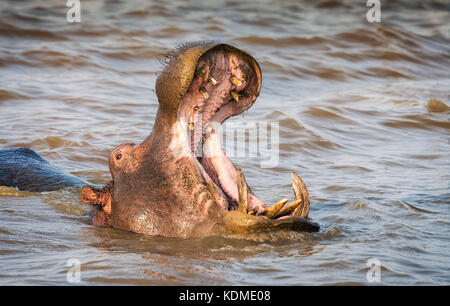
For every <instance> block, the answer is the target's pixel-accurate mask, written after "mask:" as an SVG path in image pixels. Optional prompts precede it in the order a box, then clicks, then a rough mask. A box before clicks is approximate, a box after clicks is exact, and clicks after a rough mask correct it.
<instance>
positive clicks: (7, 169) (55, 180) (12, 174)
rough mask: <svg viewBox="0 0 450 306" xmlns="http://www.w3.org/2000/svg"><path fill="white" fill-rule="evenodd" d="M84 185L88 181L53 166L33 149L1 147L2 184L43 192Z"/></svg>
mask: <svg viewBox="0 0 450 306" xmlns="http://www.w3.org/2000/svg"><path fill="white" fill-rule="evenodd" d="M83 185H86V182H84V181H83V180H81V179H79V178H77V177H75V176H73V175H70V174H66V173H64V172H62V171H61V170H59V169H57V168H55V167H53V166H52V165H50V164H49V163H48V161H46V160H45V159H43V158H42V157H41V156H39V154H37V153H36V152H34V151H33V150H31V149H28V148H9V149H0V186H7V187H17V188H18V189H19V190H28V191H33V192H43V191H54V190H58V189H61V188H65V187H70V186H83Z"/></svg>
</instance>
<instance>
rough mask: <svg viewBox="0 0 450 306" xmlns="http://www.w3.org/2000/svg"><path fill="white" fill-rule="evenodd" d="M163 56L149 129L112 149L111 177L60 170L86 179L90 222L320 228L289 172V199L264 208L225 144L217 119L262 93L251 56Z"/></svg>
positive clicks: (210, 230)
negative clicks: (99, 180) (98, 180)
mask: <svg viewBox="0 0 450 306" xmlns="http://www.w3.org/2000/svg"><path fill="white" fill-rule="evenodd" d="M165 64H166V65H165V67H164V69H163V71H162V72H161V74H160V75H159V76H158V78H157V80H156V84H155V89H156V95H157V98H158V102H159V107H158V111H157V114H156V118H155V123H154V125H153V129H152V131H151V133H150V135H149V136H148V137H146V138H145V139H144V140H143V141H142V142H141V143H140V144H134V143H124V144H121V145H119V146H117V147H116V148H115V149H114V150H113V151H112V152H111V154H110V156H109V169H110V173H111V177H112V180H111V181H110V182H109V183H107V184H106V185H105V186H103V187H101V186H92V185H90V184H87V183H86V182H84V181H82V180H80V179H77V178H73V181H72V177H71V176H67V180H64V179H61V177H60V181H61V182H66V183H67V184H66V186H67V185H70V184H73V185H74V186H81V185H82V186H84V187H83V188H82V190H81V194H80V198H81V200H82V201H83V202H84V203H87V204H90V205H93V210H92V212H91V216H92V222H93V224H94V225H98V226H111V227H114V228H117V229H122V230H126V231H131V232H135V233H140V234H146V235H154V236H164V237H182V238H188V237H201V236H206V235H216V234H219V235H223V234H245V233H255V232H267V231H275V230H294V231H311V232H313V231H318V230H319V229H320V226H319V224H318V223H316V222H314V221H313V220H312V219H310V218H309V217H308V214H309V209H310V201H309V194H308V191H307V188H306V186H305V184H304V182H303V180H302V179H301V178H300V177H299V176H298V175H297V174H296V173H294V172H292V181H293V183H292V186H293V190H294V201H293V202H291V203H289V204H287V202H288V200H287V199H283V200H281V201H280V202H278V203H276V204H274V205H272V206H268V205H266V204H265V203H264V202H263V201H262V200H261V199H259V198H258V197H257V196H256V195H255V194H254V193H253V192H252V190H251V189H250V187H249V186H248V185H247V183H246V180H245V177H244V174H243V172H242V171H241V169H239V168H237V167H235V166H234V165H233V163H232V162H231V160H230V159H229V158H228V157H227V156H226V154H225V151H224V149H223V148H222V145H221V141H220V133H219V131H220V126H221V124H222V123H223V122H224V121H225V120H226V119H228V118H230V117H232V116H236V115H238V114H241V113H242V112H244V111H246V110H247V109H249V108H250V107H251V106H252V105H253V104H254V103H255V101H256V98H257V97H258V95H259V93H260V90H261V83H262V74H261V69H260V66H259V64H258V63H257V61H256V60H255V59H254V58H253V57H252V56H250V55H249V54H248V53H246V52H244V51H242V50H240V49H238V48H236V47H234V46H231V45H229V44H224V43H219V42H196V43H188V44H184V45H182V46H180V47H179V48H177V49H176V50H174V51H172V52H170V53H169V55H168V56H167V60H166V61H165ZM199 151H200V152H201V154H198V152H199ZM35 154H36V153H35ZM30 155H32V154H31V153H30ZM36 155H37V154H36ZM34 157H35V158H38V157H39V156H38V155H37V157H36V156H34ZM36 160H37V159H36ZM40 162H41V163H43V164H45V161H44V160H41V161H40ZM56 170H57V169H55V171H56ZM55 173H58V172H57V171H56V172H55ZM47 174H48V173H47ZM0 177H1V176H0ZM0 183H1V182H0ZM49 183H50V185H52V186H53V185H54V187H55V188H56V187H57V185H55V184H54V183H53V182H49ZM2 184H3V183H2ZM16 185H17V182H16ZM24 185H25V186H26V184H24ZM63 186H64V184H62V185H61V187H63ZM52 189H53V187H52ZM39 190H43V189H42V188H41V189H39V188H38V189H35V191H39Z"/></svg>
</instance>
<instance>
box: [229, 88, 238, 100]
mask: <svg viewBox="0 0 450 306" xmlns="http://www.w3.org/2000/svg"><path fill="white" fill-rule="evenodd" d="M230 94H231V97H232V98H233V99H234V100H236V102H239V95H238V94H237V92H236V91H234V90H232V91H230Z"/></svg>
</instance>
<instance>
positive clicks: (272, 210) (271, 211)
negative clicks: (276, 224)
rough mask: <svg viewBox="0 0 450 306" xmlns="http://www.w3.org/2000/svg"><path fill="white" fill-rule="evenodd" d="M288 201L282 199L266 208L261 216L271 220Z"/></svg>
mask: <svg viewBox="0 0 450 306" xmlns="http://www.w3.org/2000/svg"><path fill="white" fill-rule="evenodd" d="M287 201H288V199H282V200H281V201H280V202H278V203H276V204H274V205H272V206H271V207H269V208H267V209H266V210H265V211H264V212H263V213H262V214H263V215H264V216H266V217H268V218H271V219H272V218H273V217H275V215H276V214H277V213H278V212H279V211H280V209H281V208H282V207H283V206H284V204H286V203H287Z"/></svg>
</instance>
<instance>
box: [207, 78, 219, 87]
mask: <svg viewBox="0 0 450 306" xmlns="http://www.w3.org/2000/svg"><path fill="white" fill-rule="evenodd" d="M209 82H210V83H211V84H212V85H213V86H216V84H217V81H216V79H215V78H213V77H210V78H209Z"/></svg>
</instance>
